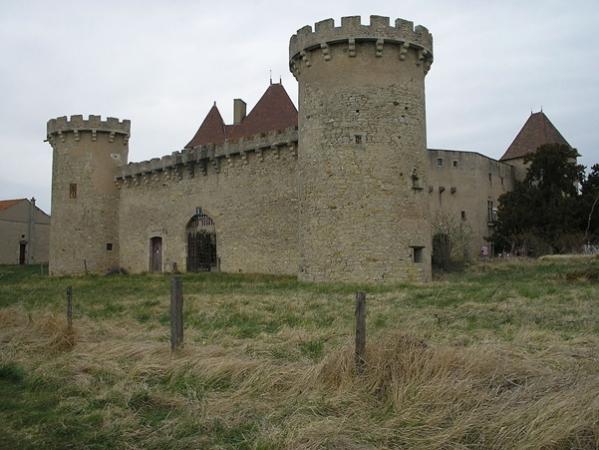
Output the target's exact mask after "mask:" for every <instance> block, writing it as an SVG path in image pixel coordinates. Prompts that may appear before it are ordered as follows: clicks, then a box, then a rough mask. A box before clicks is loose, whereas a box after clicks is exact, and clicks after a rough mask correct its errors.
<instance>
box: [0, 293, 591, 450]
mask: <svg viewBox="0 0 599 450" xmlns="http://www.w3.org/2000/svg"><path fill="white" fill-rule="evenodd" d="M303 300H304V301H305V299H303ZM276 301H282V299H276ZM294 301H295V302H297V301H301V300H299V299H294ZM289 306H290V307H293V305H292V304H290V305H289ZM388 328H391V327H388ZM411 331H412V333H411V334H402V333H397V332H393V331H390V330H389V329H387V330H385V331H383V332H381V333H377V334H376V335H375V337H373V338H370V339H369V342H368V346H367V358H366V359H367V367H366V371H365V373H364V374H363V375H357V374H356V373H355V372H354V368H353V353H352V352H353V347H352V345H351V339H350V337H351V336H349V335H348V334H347V333H346V334H345V335H344V336H343V333H341V331H340V330H333V331H329V337H330V335H340V337H339V339H338V341H337V343H336V344H335V345H332V346H331V348H330V350H329V351H327V352H325V355H324V357H323V358H321V359H319V360H317V361H311V360H310V359H309V358H299V359H295V360H294V359H293V358H292V359H289V360H286V359H284V358H283V359H281V358H273V356H272V347H271V345H270V344H269V343H268V339H267V338H266V336H263V335H261V336H258V337H257V338H253V339H233V338H229V339H223V340H222V343H221V344H218V343H215V342H210V343H204V342H203V341H202V339H203V337H202V336H201V335H199V334H198V333H197V332H196V331H195V330H194V329H188V330H186V342H187V345H186V346H185V347H184V349H182V350H181V351H179V352H178V353H176V354H174V355H171V353H170V351H169V345H168V342H166V339H165V337H166V333H167V330H165V329H163V328H161V327H153V328H152V327H148V326H146V325H144V324H140V323H136V322H135V321H132V320H129V319H120V320H119V319H106V320H101V321H99V320H92V319H90V318H86V317H80V318H78V319H77V321H76V334H75V335H73V334H72V333H70V332H69V331H68V330H67V329H66V327H65V325H64V319H63V318H62V317H61V316H60V315H58V313H57V312H56V311H53V310H52V309H51V308H48V309H44V308H41V309H37V310H35V311H33V312H32V311H27V310H25V309H24V308H23V307H20V306H12V307H8V308H4V309H0V343H1V347H0V364H4V365H6V364H8V363H11V364H18V365H20V366H22V367H24V368H25V372H26V373H27V374H28V377H29V378H30V379H31V380H34V381H33V384H34V385H35V384H36V382H37V383H38V384H40V385H42V386H43V385H47V386H53V389H57V391H58V392H60V401H59V404H58V407H59V408H62V409H63V410H65V409H66V410H68V411H70V412H71V413H72V414H90V413H94V414H99V415H100V417H101V420H100V421H99V422H98V427H99V429H101V430H104V431H107V430H108V431H107V434H106V438H105V439H106V446H113V447H115V448H119V447H122V448H264V449H266V448H290V449H320V448H328V449H365V448H422V449H425V448H426V449H437V448H438V449H449V448H451V449H454V448H455V449H460V448H495V449H510V448H517V449H538V448H547V449H549V448H551V449H560V448H563V449H566V448H568V449H569V448H588V449H591V448H598V447H599V420H598V419H599V368H598V364H597V357H596V352H595V351H594V350H593V349H594V348H596V345H597V340H596V337H595V336H586V337H582V338H581V340H580V341H578V342H576V343H575V344H574V345H571V344H570V343H565V342H559V341H555V342H554V343H553V345H552V346H549V347H547V348H545V349H544V350H542V351H536V352H529V351H526V350H525V349H524V347H523V346H520V345H511V344H509V343H506V342H500V341H498V340H489V341H487V342H484V341H483V342H478V343H475V344H472V345H467V346H460V345H456V343H455V342H454V343H443V342H438V341H437V342H425V341H423V340H422V339H421V338H419V337H416V335H417V334H418V333H417V330H416V329H413V330H411ZM522 333H524V334H522ZM522 333H521V334H520V335H519V337H518V339H519V340H520V342H525V341H526V340H527V339H528V338H529V336H526V334H525V333H526V332H525V331H523V332H522ZM308 338H310V333H309V332H307V331H302V330H293V329H291V328H289V327H284V328H282V329H281V330H280V331H279V332H278V333H276V334H275V336H274V337H273V338H272V339H274V340H291V341H293V340H294V339H295V340H297V341H304V340H306V339H308ZM530 338H531V339H533V340H534V339H536V337H535V336H530ZM325 339H326V336H325ZM157 414H158V416H159V417H158V418H157V416H156V415H157ZM232 430H233V431H232ZM39 432H40V430H39V429H38V428H36V427H35V426H30V427H29V428H28V429H27V430H26V432H25V433H23V434H22V439H24V441H23V444H24V445H23V448H28V447H27V445H29V444H31V445H32V446H33V445H34V444H35V443H36V442H38V443H39V442H43V437H41V436H40V435H39ZM111 440H112V441H111ZM111 442H112V443H111ZM26 444H27V445H26ZM83 444H84V442H82V447H81V448H83V447H85V445H83Z"/></svg>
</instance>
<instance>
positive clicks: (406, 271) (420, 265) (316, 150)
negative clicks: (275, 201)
mask: <svg viewBox="0 0 599 450" xmlns="http://www.w3.org/2000/svg"><path fill="white" fill-rule="evenodd" d="M431 46H432V37H431V36H430V33H428V31H426V29H425V28H424V27H416V29H414V28H413V24H412V23H411V22H406V21H402V20H400V19H399V20H398V21H396V26H390V25H389V18H386V17H378V16H372V17H371V19H370V25H361V23H360V18H359V17H347V18H342V22H341V26H340V27H335V24H334V23H333V20H331V19H329V20H326V21H323V22H319V23H317V24H316V26H315V30H314V32H312V30H311V28H310V27H304V28H302V29H300V30H298V33H297V35H294V36H293V37H292V38H291V42H290V50H289V51H290V66H291V70H292V71H293V73H294V75H295V76H296V78H297V79H298V82H299V103H300V105H299V136H300V138H299V151H298V170H299V173H298V181H299V188H298V189H299V190H298V195H299V205H300V214H299V248H300V269H299V277H300V279H302V280H307V281H345V282H347V281H352V282H387V281H390V282H393V281H403V280H423V281H424V280H428V279H430V252H431V233H430V221H429V215H428V197H427V195H428V194H427V193H426V191H425V190H423V189H422V188H421V187H422V185H426V177H427V172H428V170H427V169H428V161H427V157H426V120H425V102H424V77H425V74H426V72H427V71H428V68H429V67H430V63H431V62H432V55H431V53H430V50H431Z"/></svg>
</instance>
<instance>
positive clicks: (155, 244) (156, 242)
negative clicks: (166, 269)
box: [150, 236, 162, 272]
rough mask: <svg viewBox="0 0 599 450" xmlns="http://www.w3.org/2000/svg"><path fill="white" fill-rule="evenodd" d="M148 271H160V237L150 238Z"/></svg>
mask: <svg viewBox="0 0 599 450" xmlns="http://www.w3.org/2000/svg"><path fill="white" fill-rule="evenodd" d="M150 272H162V238H161V237H159V236H156V237H153V238H152V239H150Z"/></svg>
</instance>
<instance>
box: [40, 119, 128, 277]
mask: <svg viewBox="0 0 599 450" xmlns="http://www.w3.org/2000/svg"><path fill="white" fill-rule="evenodd" d="M129 128H130V123H129V121H123V122H119V120H118V119H114V118H108V119H106V120H101V118H100V116H89V119H83V117H82V116H71V118H70V119H67V118H66V117H60V118H58V119H52V120H50V121H49V122H48V132H47V134H48V141H49V142H50V144H51V145H52V148H53V157H52V222H51V227H50V266H49V269H50V273H51V274H53V275H61V274H77V273H83V272H85V270H86V269H87V270H88V271H90V272H96V273H104V272H106V271H108V270H111V269H113V268H115V267H118V265H119V258H118V255H119V240H118V232H117V231H118V204H119V191H118V189H117V188H116V186H115V183H114V178H115V176H116V175H118V174H119V173H120V167H121V166H122V165H123V164H126V163H127V155H128V141H129ZM72 186H74V187H72ZM73 190H74V192H73Z"/></svg>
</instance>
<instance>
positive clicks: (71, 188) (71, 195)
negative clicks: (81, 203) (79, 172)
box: [69, 183, 77, 198]
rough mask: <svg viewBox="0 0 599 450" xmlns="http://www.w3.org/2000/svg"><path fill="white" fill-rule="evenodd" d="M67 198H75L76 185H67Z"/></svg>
mask: <svg viewBox="0 0 599 450" xmlns="http://www.w3.org/2000/svg"><path fill="white" fill-rule="evenodd" d="M69 198H77V184H76V183H71V184H69Z"/></svg>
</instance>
